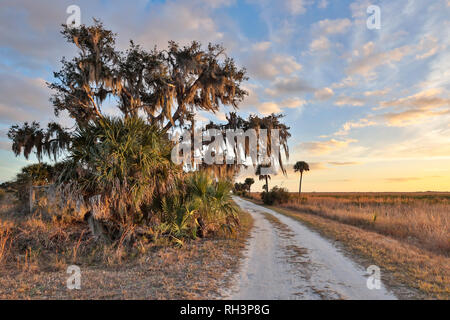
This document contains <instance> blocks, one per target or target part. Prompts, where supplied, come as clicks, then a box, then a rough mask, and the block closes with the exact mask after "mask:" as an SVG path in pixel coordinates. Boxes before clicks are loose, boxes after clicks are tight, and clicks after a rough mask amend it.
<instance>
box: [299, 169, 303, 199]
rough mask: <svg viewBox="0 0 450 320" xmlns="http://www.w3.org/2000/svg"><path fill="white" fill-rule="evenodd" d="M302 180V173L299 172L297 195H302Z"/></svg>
mask: <svg viewBox="0 0 450 320" xmlns="http://www.w3.org/2000/svg"><path fill="white" fill-rule="evenodd" d="M302 179H303V172H300V185H299V186H298V194H301V193H302Z"/></svg>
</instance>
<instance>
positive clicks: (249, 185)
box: [244, 178, 255, 192]
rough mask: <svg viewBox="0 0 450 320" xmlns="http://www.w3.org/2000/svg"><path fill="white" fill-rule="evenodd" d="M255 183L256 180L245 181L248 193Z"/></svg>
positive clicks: (248, 179)
mask: <svg viewBox="0 0 450 320" xmlns="http://www.w3.org/2000/svg"><path fill="white" fill-rule="evenodd" d="M254 183H255V179H253V178H247V179H245V181H244V184H245V186H246V187H247V188H248V192H250V188H251V186H252V184H254Z"/></svg>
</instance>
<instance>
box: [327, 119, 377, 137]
mask: <svg viewBox="0 0 450 320" xmlns="http://www.w3.org/2000/svg"><path fill="white" fill-rule="evenodd" d="M376 124H377V123H376V122H375V121H373V120H369V119H367V118H362V119H359V120H358V121H347V122H346V123H344V124H343V125H342V128H341V129H340V130H339V131H337V132H335V133H334V135H336V136H344V135H347V134H348V133H349V132H350V130H352V129H353V128H364V127H370V126H374V125H376Z"/></svg>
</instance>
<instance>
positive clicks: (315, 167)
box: [308, 162, 329, 170]
mask: <svg viewBox="0 0 450 320" xmlns="http://www.w3.org/2000/svg"><path fill="white" fill-rule="evenodd" d="M308 164H309V169H310V170H327V169H329V168H328V167H327V166H326V165H324V164H323V163H322V162H308Z"/></svg>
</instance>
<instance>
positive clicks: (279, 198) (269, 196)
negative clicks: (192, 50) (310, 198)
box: [261, 186, 290, 205]
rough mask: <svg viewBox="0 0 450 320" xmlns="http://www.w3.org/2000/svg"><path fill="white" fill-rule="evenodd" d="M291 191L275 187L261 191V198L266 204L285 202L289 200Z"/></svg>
mask: <svg viewBox="0 0 450 320" xmlns="http://www.w3.org/2000/svg"><path fill="white" fill-rule="evenodd" d="M289 197H290V195H289V191H288V190H287V189H285V188H279V187H277V186H275V187H273V188H272V190H270V191H269V192H263V193H261V199H262V201H263V202H264V204H267V205H273V204H283V203H286V202H288V201H289Z"/></svg>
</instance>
